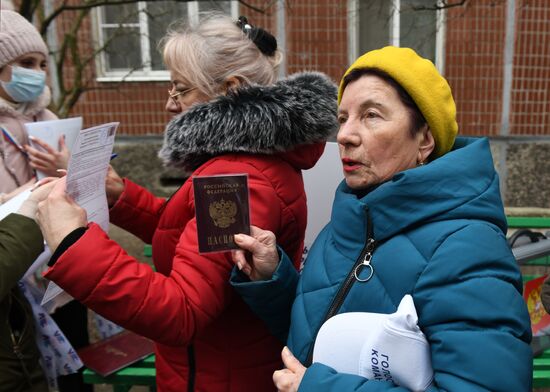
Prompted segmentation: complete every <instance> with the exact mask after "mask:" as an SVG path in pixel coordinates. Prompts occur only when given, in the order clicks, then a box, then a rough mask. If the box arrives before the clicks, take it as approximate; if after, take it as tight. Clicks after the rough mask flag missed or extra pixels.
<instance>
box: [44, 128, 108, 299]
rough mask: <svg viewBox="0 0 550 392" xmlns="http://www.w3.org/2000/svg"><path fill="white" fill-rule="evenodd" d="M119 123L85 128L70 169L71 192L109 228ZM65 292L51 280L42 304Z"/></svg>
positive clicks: (92, 216) (94, 218)
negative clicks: (109, 185)
mask: <svg viewBox="0 0 550 392" xmlns="http://www.w3.org/2000/svg"><path fill="white" fill-rule="evenodd" d="M118 124H119V123H117V122H116V123H108V124H103V125H99V126H96V127H92V128H88V129H84V130H82V131H81V132H80V134H79V135H78V138H77V141H76V143H75V144H74V146H73V150H72V154H71V160H70V161H69V167H68V169H67V193H68V194H69V195H70V196H71V197H72V198H73V199H74V200H75V201H76V203H77V204H78V205H79V206H81V207H82V208H84V209H85V210H86V213H87V215H88V222H95V223H97V224H98V225H99V226H100V227H101V228H102V229H103V230H104V231H105V232H107V230H108V228H109V207H108V205H107V195H106V193H105V178H106V176H107V170H108V168H109V162H110V160H111V153H112V152H113V145H114V142H115V134H116V129H117V127H118ZM62 292H63V290H62V289H61V288H60V287H59V286H57V285H56V284H55V283H54V282H50V283H49V284H48V288H47V289H46V293H45V294H44V298H43V299H42V305H44V304H45V303H47V302H49V301H51V300H52V299H53V298H55V297H56V296H58V295H59V294H60V293H62Z"/></svg>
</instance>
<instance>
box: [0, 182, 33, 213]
mask: <svg viewBox="0 0 550 392" xmlns="http://www.w3.org/2000/svg"><path fill="white" fill-rule="evenodd" d="M30 194H31V190H30V189H27V190H26V191H23V192H21V193H19V194H18V195H17V196H14V197H12V198H11V199H9V200H8V201H7V202H5V203H4V204H0V220H2V219H4V218H5V217H6V216H8V215H9V214H11V213H13V212H17V211H18V210H19V207H21V204H23V202H24V201H25V200H27V198H28V197H29V195H30Z"/></svg>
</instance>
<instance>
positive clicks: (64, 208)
mask: <svg viewBox="0 0 550 392" xmlns="http://www.w3.org/2000/svg"><path fill="white" fill-rule="evenodd" d="M66 185H67V184H66V177H63V178H60V179H59V180H57V181H56V182H55V183H54V185H53V189H52V190H51V192H50V193H49V194H48V196H47V197H46V198H45V199H44V200H43V201H41V202H39V203H38V214H37V218H38V225H39V226H40V229H41V230H42V234H43V235H44V239H45V240H46V243H47V244H48V247H49V248H50V250H51V251H52V252H54V251H55V250H56V249H57V247H58V246H59V244H60V243H61V241H62V240H63V239H64V238H65V237H66V236H67V235H68V234H69V233H70V232H72V231H73V230H75V229H78V228H79V227H85V226H86V225H87V223H88V222H87V218H86V211H85V210H84V209H83V208H82V207H80V206H79V205H78V204H76V203H75V201H74V200H73V199H72V197H70V196H69V195H68V194H67V193H66V192H65V189H66ZM33 193H34V192H33Z"/></svg>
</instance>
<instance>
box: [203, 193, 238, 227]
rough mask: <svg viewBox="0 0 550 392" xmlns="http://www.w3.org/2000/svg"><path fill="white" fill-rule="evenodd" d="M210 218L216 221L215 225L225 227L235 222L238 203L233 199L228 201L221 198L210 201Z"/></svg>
mask: <svg viewBox="0 0 550 392" xmlns="http://www.w3.org/2000/svg"><path fill="white" fill-rule="evenodd" d="M208 212H209V213H210V218H212V221H213V222H214V225H216V226H218V227H221V228H222V229H225V228H227V227H229V226H231V224H232V223H235V222H236V220H235V215H237V205H236V204H235V203H234V202H232V201H226V200H224V199H221V200H220V201H215V202H213V203H210V207H209V208H208Z"/></svg>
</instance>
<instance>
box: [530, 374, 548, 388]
mask: <svg viewBox="0 0 550 392" xmlns="http://www.w3.org/2000/svg"><path fill="white" fill-rule="evenodd" d="M533 387H534V388H542V387H550V370H535V371H533Z"/></svg>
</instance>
